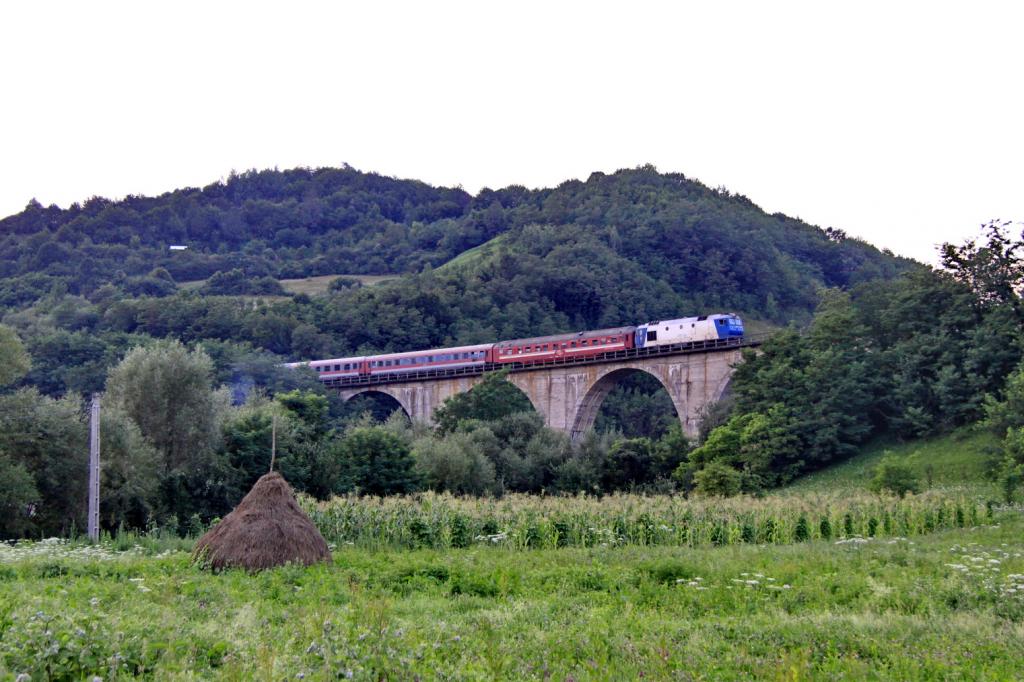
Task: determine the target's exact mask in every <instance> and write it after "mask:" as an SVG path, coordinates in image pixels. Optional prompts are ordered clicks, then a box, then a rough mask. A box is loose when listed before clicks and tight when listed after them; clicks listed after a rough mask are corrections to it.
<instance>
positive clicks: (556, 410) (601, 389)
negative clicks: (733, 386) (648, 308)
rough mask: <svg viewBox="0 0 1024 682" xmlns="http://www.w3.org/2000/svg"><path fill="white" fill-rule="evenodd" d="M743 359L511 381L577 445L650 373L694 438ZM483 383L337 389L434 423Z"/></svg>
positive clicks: (661, 362)
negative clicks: (607, 402)
mask: <svg viewBox="0 0 1024 682" xmlns="http://www.w3.org/2000/svg"><path fill="white" fill-rule="evenodd" d="M741 359H742V349H741V348H729V349H723V350H716V351H712V352H704V353H686V354H679V355H658V356H653V357H637V358H629V359H624V360H620V361H615V362H608V363H596V364H583V365H567V366H554V367H550V366H540V367H531V368H529V369H523V370H521V371H516V372H513V373H511V374H509V375H508V381H510V382H512V384H514V385H515V386H516V387H518V388H519V389H520V390H521V391H522V392H523V393H525V394H526V397H527V398H529V399H530V402H531V403H532V404H533V407H534V409H536V410H537V412H538V413H539V414H540V415H541V417H543V419H544V423H545V424H546V425H547V426H549V427H551V428H553V429H556V430H559V431H564V432H566V433H568V434H569V435H570V437H571V438H573V439H574V440H576V439H578V438H580V437H581V436H582V435H583V434H584V433H585V432H586V431H587V430H588V429H590V428H592V427H593V425H594V420H595V419H596V418H597V413H598V411H599V410H600V408H601V403H602V402H604V399H605V397H606V396H607V395H608V393H609V392H611V390H612V389H613V388H614V387H615V386H616V385H617V384H618V383H619V381H621V380H622V378H623V377H624V376H626V375H628V374H629V373H631V372H632V371H641V372H646V373H648V374H651V375H653V376H654V377H655V378H657V379H658V381H660V382H661V384H662V386H664V387H665V390H666V391H668V394H669V397H670V398H671V399H672V404H673V405H674V406H675V408H676V414H677V415H679V420H680V422H681V423H682V427H683V432H684V433H686V434H687V435H688V436H691V437H692V436H696V435H697V432H698V429H699V427H700V419H701V415H702V413H703V410H704V408H705V407H706V406H707V405H709V404H710V403H713V402H715V401H717V400H719V399H720V398H721V397H722V396H723V395H724V394H725V393H726V392H727V391H728V389H729V382H730V379H731V378H732V372H733V367H734V366H735V365H736V364H737V363H739V362H740V360H741ZM481 380H482V376H481V375H474V376H459V377H439V378H433V379H429V380H421V381H407V382H392V383H387V384H378V385H373V386H358V387H351V388H340V389H338V390H339V394H340V396H341V398H342V399H343V400H350V399H352V398H354V397H355V396H357V395H360V394H362V393H368V392H372V391H376V392H379V393H384V394H386V395H389V396H391V397H392V398H394V399H395V400H396V401H397V402H398V404H399V405H401V406H402V409H404V410H405V412H406V414H408V415H409V417H410V418H411V419H413V420H414V421H421V422H427V423H430V422H432V420H433V415H434V410H435V409H437V408H438V407H440V405H441V403H443V402H444V401H445V400H446V399H447V398H449V397H451V396H453V395H455V394H457V393H462V392H464V391H468V390H469V389H471V388H472V387H473V386H475V385H476V384H478V383H480V381H481Z"/></svg>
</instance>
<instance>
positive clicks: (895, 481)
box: [871, 461, 921, 497]
mask: <svg viewBox="0 0 1024 682" xmlns="http://www.w3.org/2000/svg"><path fill="white" fill-rule="evenodd" d="M871 490H873V491H875V492H876V493H878V492H882V491H883V490H888V491H889V492H892V493H894V494H896V495H899V496H900V497H903V496H904V495H906V494H907V493H917V492H920V490H921V484H920V481H918V478H917V476H916V475H915V474H914V472H913V471H912V470H911V469H910V467H908V466H907V465H905V464H900V463H898V462H894V461H885V462H882V463H881V464H879V465H878V468H877V469H875V477H874V478H872V479H871Z"/></svg>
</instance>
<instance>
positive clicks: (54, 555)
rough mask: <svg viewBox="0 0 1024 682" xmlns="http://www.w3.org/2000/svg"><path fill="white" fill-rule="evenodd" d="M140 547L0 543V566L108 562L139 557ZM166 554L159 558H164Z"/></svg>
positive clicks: (51, 541) (59, 540) (58, 542)
mask: <svg viewBox="0 0 1024 682" xmlns="http://www.w3.org/2000/svg"><path fill="white" fill-rule="evenodd" d="M142 553H143V549H142V547H140V546H139V545H135V546H134V547H132V548H130V549H127V550H125V551H118V550H116V549H114V548H113V547H112V546H110V545H107V544H98V545H90V544H82V543H76V542H70V541H68V540H65V539H63V538H46V539H45V540H39V541H38V542H32V541H31V540H19V541H18V542H16V543H14V544H8V543H6V542H0V564H3V563H7V564H12V563H15V562H19V561H25V560H28V559H82V560H85V561H109V560H111V559H120V558H122V557H125V556H140V555H142ZM166 554H167V553H166V552H165V553H163V554H162V555H161V556H166Z"/></svg>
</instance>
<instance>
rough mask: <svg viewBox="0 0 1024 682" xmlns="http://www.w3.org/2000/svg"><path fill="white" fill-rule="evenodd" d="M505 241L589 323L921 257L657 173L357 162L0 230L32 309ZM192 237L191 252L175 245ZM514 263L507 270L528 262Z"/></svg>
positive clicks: (21, 296) (780, 290)
mask: <svg viewBox="0 0 1024 682" xmlns="http://www.w3.org/2000/svg"><path fill="white" fill-rule="evenodd" d="M502 235H504V236H503V237H502V243H501V246H502V249H500V250H498V251H500V253H501V254H505V255H507V256H511V257H512V259H513V260H520V259H524V260H525V261H526V262H527V263H529V264H530V266H529V267H530V268H533V267H538V268H542V269H543V268H544V266H545V264H546V263H547V264H561V265H562V266H564V270H563V272H562V273H561V274H557V273H550V275H551V277H552V278H553V279H552V281H549V282H547V283H546V284H544V285H541V286H540V288H539V289H537V290H534V289H531V290H530V291H528V292H524V294H534V293H535V294H537V295H539V296H541V297H543V298H546V299H548V302H550V304H551V305H552V306H553V307H554V308H555V309H556V310H560V311H562V312H564V313H565V314H566V316H567V317H568V318H569V319H570V320H572V321H573V322H575V321H576V320H577V319H578V320H579V322H587V323H591V322H598V321H601V322H602V323H603V322H608V323H613V324H616V323H620V322H623V321H627V320H631V319H633V318H635V317H636V315H638V314H640V316H641V317H643V316H644V315H643V314H641V313H646V312H650V313H651V314H660V312H657V313H656V312H655V311H661V310H664V312H665V313H666V314H667V313H669V312H678V311H682V310H685V311H687V312H689V311H691V310H702V309H704V308H706V307H708V306H712V307H724V308H733V309H737V310H756V311H759V312H760V313H762V314H763V315H764V316H766V317H769V318H773V319H776V320H785V319H789V318H792V317H794V316H800V315H801V314H806V313H807V312H808V311H810V310H811V309H812V308H813V305H814V301H815V292H816V289H817V288H819V287H820V286H822V285H825V286H847V285H850V284H852V283H855V282H857V281H862V280H867V279H873V278H877V277H890V276H892V275H893V274H895V273H896V272H897V271H899V270H901V269H903V268H905V267H906V265H907V263H906V262H901V261H900V260H899V259H896V258H894V257H892V256H891V255H887V254H883V253H881V252H879V251H878V250H877V249H875V248H874V247H871V246H870V245H868V244H866V243H864V242H861V241H858V240H854V239H848V238H846V237H845V235H844V234H843V233H842V232H841V231H836V230H827V231H826V230H821V229H818V228H816V227H812V226H810V225H807V224H806V223H803V222H801V221H799V220H796V219H792V218H789V217H786V216H784V215H782V214H774V215H768V214H766V213H764V212H763V211H761V210H760V209H759V208H758V207H757V206H755V205H754V204H753V203H752V202H750V201H749V200H748V199H747V198H746V197H743V196H741V195H735V194H730V193H729V192H727V191H724V190H713V189H710V188H708V187H706V186H704V185H703V184H701V183H699V182H696V181H694V180H690V179H687V178H686V177H684V176H683V175H680V174H662V173H658V172H657V171H656V170H655V169H654V168H652V167H642V168H637V169H632V170H622V171H619V172H617V173H614V174H611V175H606V174H603V173H595V174H593V175H592V176H591V177H590V178H589V179H588V180H587V181H586V182H580V181H569V182H565V183H563V184H561V185H559V186H558V187H556V188H554V189H540V190H527V189H525V188H523V187H516V186H512V187H507V188H505V189H501V190H489V189H484V190H482V191H481V192H480V193H479V194H477V195H476V196H471V195H469V194H468V193H466V192H464V191H462V190H461V189H450V188H435V187H431V186H429V185H427V184H425V183H422V182H417V181H412V180H397V179H393V178H387V177H383V176H380V175H376V174H372V173H363V172H360V171H357V170H355V169H352V168H349V167H344V168H322V169H317V170H309V169H294V170H287V171H276V170H273V171H251V172H247V173H242V174H232V175H231V176H230V177H229V178H228V179H227V180H226V181H224V182H217V183H214V184H211V185H208V186H207V187H204V188H202V189H197V188H187V189H180V190H176V191H173V192H169V193H167V194H163V195H161V196H158V197H128V198H126V199H124V200H122V201H116V202H115V201H109V200H106V199H102V198H93V199H89V200H88V201H86V202H85V203H84V204H82V205H78V204H75V205H73V206H71V207H70V208H67V209H60V208H58V207H56V206H50V207H43V206H41V205H40V204H38V203H37V202H34V201H33V202H32V203H30V204H29V206H28V207H26V209H25V210H24V211H22V212H21V213H19V214H17V215H14V216H10V217H8V218H5V219H3V220H0V306H5V307H8V308H20V307H24V306H26V305H30V304H31V303H32V302H33V301H34V300H36V299H37V298H39V297H40V296H43V295H46V294H48V293H50V292H51V291H53V290H54V285H56V286H57V288H58V290H64V291H67V292H69V293H71V294H79V295H84V296H92V295H93V294H94V293H95V292H96V291H97V290H98V289H100V288H101V287H102V286H103V285H104V284H111V285H114V286H116V287H117V291H118V293H119V294H123V295H125V296H129V297H130V296H167V295H170V294H173V293H174V292H175V290H176V283H177V282H183V281H189V280H199V279H206V278H209V277H211V276H213V275H215V274H216V273H218V272H221V273H228V272H231V271H235V270H241V271H242V273H243V274H244V277H245V279H246V280H248V281H249V282H252V281H257V282H259V281H262V282H263V284H259V283H257V284H255V285H252V286H254V289H253V291H252V293H260V292H264V293H266V292H267V291H270V290H273V285H272V284H271V285H270V286H269V287H267V286H265V285H266V282H267V281H268V279H269V278H295V277H307V276H312V275H328V274H341V273H346V274H359V273H370V274H405V273H417V272H421V271H423V270H424V269H425V268H428V267H434V268H436V267H438V266H440V265H442V264H444V263H446V262H448V261H449V260H451V259H452V258H454V257H455V256H457V255H458V254H460V253H462V252H464V251H466V250H468V249H472V248H473V247H476V246H479V245H481V244H483V243H485V242H487V241H489V240H492V239H494V238H495V237H499V236H502ZM176 244H177V245H186V246H187V247H188V249H187V250H185V251H171V250H169V247H170V246H171V245H176ZM464 260H465V259H464ZM492 260H493V259H492ZM497 260H502V259H501V258H500V257H498V258H497ZM477 261H478V262H476V263H475V265H476V266H478V268H479V267H484V266H486V265H487V264H486V263H482V262H479V259H477ZM504 261H505V262H503V264H502V265H501V268H503V272H504V274H505V275H513V274H514V273H511V272H509V269H510V268H512V269H518V270H519V271H522V270H523V269H524V265H523V264H522V263H519V264H510V263H508V262H507V261H508V258H505V259H504ZM574 268H579V269H581V270H583V271H584V272H579V273H578V274H579V276H578V277H576V276H573V275H572V274H571V273H573V272H574ZM521 274H526V275H536V276H539V277H547V276H548V275H546V274H543V273H521ZM234 275H235V276H236V279H237V275H238V273H234ZM495 276H499V277H500V276H501V271H499V273H498V274H496V275H495ZM259 278H265V279H263V280H259ZM614 282H620V283H621V285H622V287H623V288H625V289H630V290H632V289H639V290H640V293H639V296H640V297H641V298H643V299H644V300H645V303H644V304H643V305H640V306H639V307H638V306H637V305H636V304H632V303H628V302H623V303H621V304H619V305H616V306H614V307H615V308H616V309H615V310H611V311H606V310H604V309H603V306H601V305H600V302H599V301H598V299H601V298H604V297H605V296H606V295H607V294H606V292H605V291H604V289H605V287H606V286H608V285H610V284H612V283H614ZM245 286H248V285H245V284H243V288H244V287H245ZM226 293H227V292H226ZM236 293H237V292H236ZM108 295H109V290H108ZM626 296H627V297H628V296H629V294H626ZM108 297H109V296H108ZM520 298H522V297H520ZM658 300H660V301H662V302H661V303H657V302H655V301H658ZM679 306H682V307H681V308H680V307H679ZM669 307H671V310H669V309H668V308H669ZM598 308H602V309H601V310H598ZM620 314H621V315H622V316H623V317H616V316H618V315H620Z"/></svg>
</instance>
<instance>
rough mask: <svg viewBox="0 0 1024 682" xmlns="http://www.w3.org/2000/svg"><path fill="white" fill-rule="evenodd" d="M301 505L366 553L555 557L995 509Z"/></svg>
mask: <svg viewBox="0 0 1024 682" xmlns="http://www.w3.org/2000/svg"><path fill="white" fill-rule="evenodd" d="M301 503H302V504H303V506H304V508H305V509H306V511H307V513H309V515H310V517H311V518H312V519H313V522H314V523H315V524H316V525H317V527H318V528H319V529H320V532H321V533H322V534H323V535H324V537H325V538H326V539H327V541H328V542H333V543H335V544H337V545H339V546H342V545H346V544H349V545H355V546H357V547H365V548H420V547H428V548H434V549H447V548H460V547H470V546H474V545H499V546H502V547H507V548H509V549H515V550H524V549H538V548H547V549H552V548H556V547H595V546H622V545H639V546H650V545H672V546H684V547H700V546H708V545H734V544H788V543H793V542H805V541H808V540H812V539H825V540H829V539H833V538H836V539H839V538H842V539H845V540H848V541H850V542H860V541H862V540H863V538H870V537H909V536H914V535H921V534H925V533H930V532H933V531H935V530H939V529H944V528H964V527H973V526H977V525H979V524H980V523H985V522H987V521H988V520H989V519H990V518H991V515H992V509H993V504H992V503H991V502H988V503H986V502H983V501H982V500H980V499H977V498H971V497H967V496H958V495H951V494H949V493H946V492H943V491H933V492H929V493H926V494H924V495H919V496H913V495H911V496H909V497H906V498H897V497H887V496H876V495H868V494H863V493H862V494H853V495H851V494H848V493H843V494H833V495H827V494H822V495H807V496H804V497H796V496H790V497H769V498H764V499H755V498H745V497H736V498H731V499H727V500H717V499H714V500H712V499H703V500H685V499H683V498H681V497H672V496H667V495H655V496H642V495H630V494H616V495H609V496H606V497H589V496H585V495H579V496H576V497H542V496H535V495H516V494H512V495H506V496H505V497H503V498H501V499H493V498H476V497H453V496H451V495H447V494H443V495H437V494H432V493H423V494H418V495H413V496H391V497H386V498H379V497H355V496H348V497H336V498H334V499H332V500H329V501H327V502H319V503H318V502H316V501H314V500H311V499H309V498H302V500H301Z"/></svg>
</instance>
